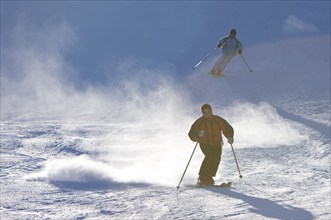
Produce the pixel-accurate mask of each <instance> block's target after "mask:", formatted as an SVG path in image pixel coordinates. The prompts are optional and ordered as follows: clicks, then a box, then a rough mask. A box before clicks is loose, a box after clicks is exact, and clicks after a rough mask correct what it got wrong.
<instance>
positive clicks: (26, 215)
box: [0, 37, 331, 219]
mask: <svg viewBox="0 0 331 220" xmlns="http://www.w3.org/2000/svg"><path fill="white" fill-rule="evenodd" d="M315 40H316V39H315ZM317 40H318V41H321V40H323V41H325V42H326V43H330V42H329V38H327V37H326V38H322V39H317ZM307 42H312V39H303V40H302V41H298V40H297V41H293V42H292V41H291V42H289V41H285V42H280V43H272V44H270V45H263V46H260V47H254V48H248V49H246V50H247V52H246V56H247V58H248V57H250V59H247V60H248V61H249V62H250V63H251V64H253V65H252V69H253V71H254V72H253V73H247V70H245V66H243V64H242V63H240V60H239V59H235V60H234V61H233V63H231V64H230V65H229V66H228V69H229V72H228V73H226V77H225V78H224V79H217V80H215V79H213V78H210V77H209V76H208V74H206V73H207V70H208V66H210V63H212V62H213V59H211V60H210V61H209V62H210V63H208V62H206V63H205V64H204V65H202V66H201V68H200V69H199V70H197V71H196V72H194V73H192V75H191V76H190V77H189V78H188V79H187V80H186V81H185V82H183V83H178V82H175V81H174V80H171V79H169V78H167V77H163V76H162V75H163V74H162V72H161V73H158V74H155V73H154V71H149V70H146V69H144V68H141V69H140V70H138V71H137V72H136V76H135V77H133V78H130V80H123V82H122V83H121V85H119V86H118V87H117V88H116V89H110V88H104V87H102V88H90V89H89V90H88V91H85V92H78V91H75V90H74V89H73V88H71V87H70V86H69V85H67V84H63V83H61V81H59V80H58V79H56V78H55V79H54V78H53V77H54V71H55V70H56V71H60V72H61V71H62V69H61V68H56V69H55V70H54V69H51V70H50V69H49V68H52V67H50V66H49V65H47V62H46V64H43V62H40V63H38V59H37V58H38V56H37V55H36V57H35V58H36V60H34V61H35V62H37V63H38V65H37V66H38V68H36V69H31V68H30V69H29V68H26V67H27V65H24V63H23V64H21V65H22V67H21V68H22V70H23V74H26V75H28V76H29V75H30V76H32V75H33V76H35V75H38V74H44V73H45V72H48V71H50V72H52V75H50V76H48V77H46V78H39V79H40V80H39V81H33V80H31V78H32V79H33V77H26V78H24V80H25V81H22V82H21V83H17V82H15V84H14V83H11V82H10V81H7V82H6V86H7V87H6V89H8V90H9V89H11V90H10V92H9V93H5V94H2V95H3V97H1V98H2V100H3V101H4V103H3V104H2V108H1V161H0V167H1V219H330V218H331V210H330V199H331V198H330V156H331V154H330V84H329V83H330V59H325V60H315V59H314V54H312V53H309V54H308V53H303V54H294V55H297V56H299V55H300V59H299V58H291V57H292V55H293V54H291V57H289V56H287V55H286V56H287V57H282V51H277V48H279V45H284V44H291V45H292V48H293V51H295V49H296V47H297V48H299V47H301V46H302V45H306V46H307V45H308V47H311V45H314V44H308V43H307ZM313 49H314V50H311V48H307V51H315V53H317V54H320V53H325V55H326V57H329V58H330V51H329V50H328V48H321V47H316V48H313ZM261 50H263V51H273V52H274V54H273V55H272V56H271V57H262V55H259V54H260V52H259V51H261ZM30 52H31V51H30ZM283 56H285V55H283ZM293 57H296V56H293ZM276 58H279V59H276ZM46 59H47V58H46ZM214 59H215V58H214ZM302 59H304V60H307V59H308V60H310V61H311V63H308V62H305V63H302ZM275 60H276V62H275ZM277 60H278V61H277ZM289 60H291V61H289ZM30 61H31V60H28V61H26V62H27V63H31V62H30ZM43 61H44V60H43ZM271 61H272V62H271ZM312 64H313V67H312ZM30 67H31V66H30ZM276 67H277V68H276ZM127 68H128V69H129V70H130V68H132V69H137V68H136V67H130V66H128V67H127ZM303 70H304V71H303ZM125 71H127V69H126V70H125ZM151 72H153V73H151ZM160 75H161V76H160ZM313 76H314V77H313ZM147 79H148V80H147ZM43 80H44V81H43ZM54 82H56V83H54ZM48 83H49V84H48ZM57 83H58V84H57ZM15 85H16V86H15ZM24 85H28V87H29V88H30V89H31V88H35V93H29V94H28V95H26V94H25V91H29V90H25V89H27V88H24ZM50 85H52V86H50ZM146 85H153V86H151V87H149V86H146ZM22 86H23V87H22ZM22 94H25V95H26V96H25V98H24V99H22V98H20V95H22ZM110 94H111V95H110ZM210 94H213V95H210ZM205 102H209V103H211V104H212V106H213V107H214V113H215V114H218V115H220V116H222V117H224V118H225V119H227V120H228V121H229V122H230V123H231V124H232V125H233V127H234V128H235V143H234V148H235V152H236V156H237V159H238V162H239V166H240V169H241V172H242V175H243V178H242V179H240V178H239V174H238V171H237V168H236V164H235V161H234V158H233V154H232V151H231V148H230V146H229V145H228V144H225V145H224V147H223V155H222V162H221V166H220V169H219V171H218V175H217V177H216V182H223V181H231V182H232V183H233V186H232V187H231V188H227V189H219V188H205V189H201V188H192V187H188V185H189V184H192V183H194V182H195V181H196V177H197V172H198V169H199V166H200V162H201V160H202V153H201V152H200V151H199V150H198V151H197V152H196V153H195V155H194V157H193V159H192V162H191V164H190V166H189V169H188V171H187V174H186V176H185V178H184V181H183V183H182V185H181V187H180V190H176V186H177V184H178V182H179V180H180V177H181V175H182V172H183V171H184V168H185V166H186V163H187V161H188V159H189V156H190V154H191V153H192V150H193V147H194V143H193V142H191V141H190V140H189V139H188V137H187V132H188V130H189V128H190V126H191V124H192V123H193V121H194V120H195V119H196V118H197V117H200V112H199V108H200V106H201V104H203V103H205Z"/></svg>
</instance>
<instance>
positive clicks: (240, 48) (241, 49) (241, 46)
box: [237, 40, 244, 54]
mask: <svg viewBox="0 0 331 220" xmlns="http://www.w3.org/2000/svg"><path fill="white" fill-rule="evenodd" d="M237 41H238V47H237V52H238V53H239V54H242V52H243V49H244V48H243V45H242V44H241V43H240V41H239V40H237Z"/></svg>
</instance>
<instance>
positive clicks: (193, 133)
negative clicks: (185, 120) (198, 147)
mask: <svg viewBox="0 0 331 220" xmlns="http://www.w3.org/2000/svg"><path fill="white" fill-rule="evenodd" d="M188 136H189V137H190V139H191V140H192V141H194V142H197V141H198V139H199V137H198V132H197V131H196V129H195V128H194V124H193V125H192V126H191V129H190V131H189V132H188Z"/></svg>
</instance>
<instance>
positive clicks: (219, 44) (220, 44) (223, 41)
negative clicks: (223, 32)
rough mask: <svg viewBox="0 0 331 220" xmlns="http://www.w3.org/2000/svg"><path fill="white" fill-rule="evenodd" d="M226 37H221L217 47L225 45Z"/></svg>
mask: <svg viewBox="0 0 331 220" xmlns="http://www.w3.org/2000/svg"><path fill="white" fill-rule="evenodd" d="M225 39H226V37H223V38H222V39H220V40H219V41H218V43H217V47H223V45H224V43H225Z"/></svg>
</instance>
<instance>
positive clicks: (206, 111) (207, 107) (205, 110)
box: [201, 104, 213, 119]
mask: <svg viewBox="0 0 331 220" xmlns="http://www.w3.org/2000/svg"><path fill="white" fill-rule="evenodd" d="M201 112H202V114H203V116H204V117H206V118H207V119H209V118H210V117H211V115H212V114H213V111H212V109H211V106H210V105H209V104H204V105H202V106H201Z"/></svg>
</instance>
